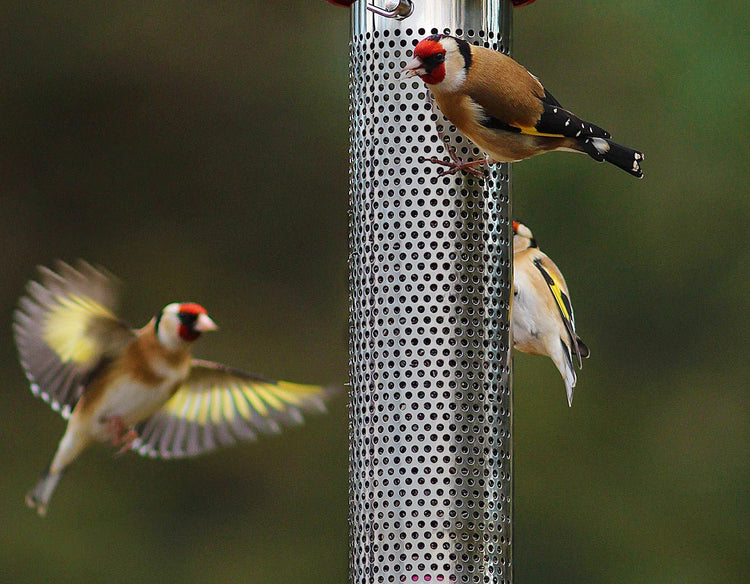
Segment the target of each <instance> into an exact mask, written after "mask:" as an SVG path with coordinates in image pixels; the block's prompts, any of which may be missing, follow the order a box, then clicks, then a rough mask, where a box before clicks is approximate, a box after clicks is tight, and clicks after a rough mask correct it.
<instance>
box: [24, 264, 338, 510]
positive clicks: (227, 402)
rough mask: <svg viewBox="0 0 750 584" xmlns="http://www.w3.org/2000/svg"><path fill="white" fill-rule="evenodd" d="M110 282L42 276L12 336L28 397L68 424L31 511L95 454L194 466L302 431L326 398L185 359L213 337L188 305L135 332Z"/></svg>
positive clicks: (85, 272) (69, 272)
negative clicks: (98, 449) (204, 337)
mask: <svg viewBox="0 0 750 584" xmlns="http://www.w3.org/2000/svg"><path fill="white" fill-rule="evenodd" d="M116 300H117V286H116V281H115V279H114V278H113V277H112V276H111V275H110V274H108V273H106V272H105V271H103V270H102V269H99V268H94V267H92V266H91V265H89V264H87V263H85V262H83V261H80V262H78V263H77V264H76V266H75V267H72V266H70V265H68V264H65V263H63V262H59V263H58V264H57V266H56V270H55V271H52V270H50V269H48V268H40V278H39V281H38V282H36V281H31V282H29V284H28V286H27V294H26V296H24V297H22V298H21V300H20V302H19V308H18V309H17V310H16V312H15V315H14V326H13V330H14V333H15V339H16V344H17V345H18V351H19V354H20V359H21V364H22V365H23V368H24V369H25V371H26V375H27V377H28V378H29V381H30V382H31V388H32V391H33V392H34V394H35V395H37V396H39V397H41V398H42V399H43V400H45V401H47V402H49V403H50V404H51V406H52V408H53V409H54V410H56V411H59V412H60V413H61V414H62V416H63V417H64V418H66V419H68V426H67V429H66V431H65V434H64V435H63V437H62V440H61V441H60V444H59V446H58V448H57V452H56V453H55V456H54V458H53V459H52V462H51V463H50V465H49V466H48V467H47V469H46V470H45V471H44V473H43V475H42V477H41V479H40V480H39V482H38V484H37V485H36V486H35V487H34V488H33V489H31V491H29V493H28V494H27V495H26V503H27V504H28V505H29V506H30V507H33V508H36V510H37V512H38V513H39V514H40V515H44V514H45V513H46V510H47V505H48V504H49V501H50V498H51V497H52V493H53V491H54V490H55V487H56V486H57V483H58V481H59V480H60V477H61V475H62V473H63V471H64V470H65V469H66V468H67V467H68V466H69V465H70V464H71V463H72V462H73V461H74V460H75V459H76V458H77V457H78V456H79V455H80V454H81V452H83V450H84V449H86V448H87V447H88V446H90V445H91V444H92V443H93V442H108V441H111V442H112V444H114V445H115V446H120V447H121V450H120V452H124V451H126V450H128V449H131V448H132V449H133V450H135V451H136V452H138V453H139V454H142V455H146V456H150V457H161V458H173V457H174V458H177V457H184V456H195V455H198V454H201V453H203V452H208V451H211V450H213V449H215V448H217V447H218V446H227V445H230V444H234V443H235V442H237V441H238V440H251V439H254V438H256V435H257V434H258V433H272V432H278V431H279V430H280V427H281V426H282V425H285V424H298V423H300V422H301V421H302V412H312V411H324V409H325V408H324V405H323V402H324V399H325V398H326V397H327V396H328V395H329V393H330V391H329V390H328V389H325V388H323V387H320V386H317V385H299V384H295V383H287V382H284V381H271V380H268V379H264V378H263V377H260V376H256V375H250V374H247V373H243V372H241V371H238V370H236V369H232V368H230V367H227V366H225V365H220V364H218V363H212V362H210V361H201V360H198V359H194V358H192V357H191V354H190V351H191V348H192V345H193V342H194V341H196V340H197V339H198V338H199V337H200V336H201V334H202V333H204V332H208V331H213V330H216V328H217V327H216V324H214V321H213V320H211V318H210V317H209V316H208V314H207V313H206V310H205V309H204V308H203V307H202V306H200V305H198V304H195V303H190V302H182V303H180V302H175V303H172V304H168V305H167V306H165V307H164V308H163V309H162V310H161V311H159V313H158V314H157V315H156V316H155V317H154V318H152V319H151V321H150V322H149V323H148V324H146V326H144V327H143V328H142V329H139V330H132V329H131V328H129V327H128V326H127V325H126V324H125V323H124V322H123V321H122V320H120V319H118V318H117V316H115V313H114V308H115V304H116Z"/></svg>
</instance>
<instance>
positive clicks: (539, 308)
mask: <svg viewBox="0 0 750 584" xmlns="http://www.w3.org/2000/svg"><path fill="white" fill-rule="evenodd" d="M511 330H512V334H513V348H514V349H518V350H519V351H523V352H524V353H531V354H532V355H547V356H548V357H549V358H550V359H552V361H554V363H555V366H557V369H558V370H559V371H560V375H562V378H563V381H564V382H565V392H566V393H567V395H568V405H569V406H572V405H573V388H574V387H575V385H576V372H575V368H574V364H573V361H574V359H575V362H576V363H577V364H578V367H579V368H580V367H581V365H582V363H581V358H582V357H588V356H589V348H588V347H587V346H586V344H585V343H584V342H583V341H582V340H581V339H580V337H579V336H578V335H577V334H576V327H575V318H574V316H573V305H572V304H571V302H570V294H568V286H567V284H566V283H565V278H563V275H562V273H561V272H560V270H559V269H558V268H557V266H556V265H555V263H554V262H553V261H552V260H551V259H549V257H547V255H546V254H545V253H544V252H543V251H541V250H540V249H539V248H538V247H537V244H536V240H535V239H534V236H533V235H532V233H531V230H530V229H529V228H528V227H526V226H525V225H523V224H522V223H519V222H518V221H514V222H513V304H512V309H511Z"/></svg>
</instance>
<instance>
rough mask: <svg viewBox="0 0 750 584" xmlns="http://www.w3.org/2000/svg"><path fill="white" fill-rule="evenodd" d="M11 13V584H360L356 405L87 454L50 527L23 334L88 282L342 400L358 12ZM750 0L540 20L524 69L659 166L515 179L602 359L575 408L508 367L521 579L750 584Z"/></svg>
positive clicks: (4, 518) (207, 353) (2, 175)
mask: <svg viewBox="0 0 750 584" xmlns="http://www.w3.org/2000/svg"><path fill="white" fill-rule="evenodd" d="M39 4H40V5H38V6H37V5H32V3H21V2H4V3H2V4H0V18H1V19H2V23H3V25H2V27H3V35H2V37H1V40H0V47H1V48H2V57H1V58H0V108H1V109H0V124H1V125H2V126H1V128H0V129H1V131H2V139H1V140H0V153H1V154H0V189H1V191H0V192H1V193H2V195H1V196H2V203H3V204H2V213H0V233H2V242H3V245H2V247H1V248H0V270H1V271H2V274H3V278H2V285H1V286H0V310H2V321H3V322H4V323H5V325H4V327H5V331H6V333H5V334H4V335H2V337H0V361H1V362H2V364H3V365H4V370H5V371H6V378H5V399H6V401H5V402H4V414H2V416H1V418H0V437H1V438H2V440H0V464H1V466H0V473H1V474H0V494H1V495H2V497H0V527H1V529H0V582H2V583H5V582H13V583H38V582H44V583H49V582H96V583H98V582H107V583H109V584H116V583H120V582H122V583H125V582H135V581H137V582H142V583H144V584H147V583H152V582H153V583H157V582H159V583H161V582H176V581H182V582H205V583H214V582H216V583H224V582H263V583H271V584H273V583H288V582H300V583H305V584H313V583H316V584H317V583H325V584H328V583H332V582H345V581H346V580H347V573H348V568H347V562H348V544H347V530H348V528H347V489H348V485H347V420H346V403H345V402H346V400H345V399H344V398H343V397H341V398H339V399H338V400H337V401H334V402H333V403H332V404H331V407H330V412H329V414H328V415H326V416H320V417H314V418H311V419H309V420H308V423H307V424H306V425H305V426H304V427H302V428H295V429H292V430H291V431H288V432H286V433H285V434H283V435H282V436H279V437H273V438H270V439H266V440H263V441H262V442H258V443H255V444H247V445H243V446H240V447H235V448H233V449H230V450H226V451H222V452H219V453H216V454H213V455H210V456H206V457H203V458H199V459H197V460H189V461H181V462H154V461H150V460H146V459H142V458H140V457H138V456H135V455H128V456H125V457H123V458H120V459H114V458H113V456H112V452H111V451H110V450H109V449H107V448H96V449H92V450H91V451H89V452H88V453H87V454H86V455H85V456H84V457H83V458H82V459H81V460H80V461H79V462H78V464H76V465H75V466H74V467H73V468H71V470H70V471H69V472H68V474H67V475H66V476H65V479H64V480H63V481H62V483H61V485H60V488H59V490H58V492H57V494H56V496H55V498H54V500H53V502H52V505H51V507H50V512H49V516H48V517H47V518H46V519H44V520H42V519H39V518H38V517H36V516H35V515H34V513H33V512H32V511H30V510H29V509H27V508H26V507H25V505H24V503H23V495H24V493H25V492H26V490H27V489H28V488H29V487H30V486H31V485H32V484H33V483H34V481H35V480H36V479H37V476H38V473H39V472H40V471H41V469H42V468H43V467H44V465H45V464H46V463H47V462H48V461H49V459H50V457H51V456H52V453H53V451H54V449H55V447H56V444H57V441H58V440H59V438H60V436H61V435H62V432H63V429H64V423H63V421H62V420H61V419H60V418H59V416H58V415H57V414H55V413H53V412H51V411H50V409H49V408H48V407H47V405H46V404H44V403H42V402H41V401H39V400H36V399H34V398H33V397H32V396H31V393H30V392H29V390H28V387H27V383H26V381H25V378H24V376H23V374H22V371H21V368H20V367H19V365H18V363H17V360H16V354H15V348H14V346H13V343H12V338H11V333H10V323H11V318H12V311H13V309H14V307H15V303H16V301H17V298H18V297H19V296H20V294H21V293H22V290H23V286H24V284H25V282H26V281H27V280H28V279H29V278H31V277H33V276H34V275H35V271H34V266H35V265H36V264H49V263H50V262H51V261H52V260H53V259H54V258H57V257H60V258H64V259H68V260H72V259H75V258H78V257H82V258H86V259H88V260H89V261H92V262H96V263H99V264H102V265H104V266H106V267H107V268H109V269H110V270H111V271H113V272H114V273H116V274H117V275H118V276H120V278H122V280H123V282H124V283H125V289H124V294H123V303H122V315H123V316H124V317H125V318H126V319H128V320H129V321H130V322H132V323H133V324H134V325H140V324H142V323H144V322H145V321H146V320H148V318H149V317H150V316H151V315H152V314H153V313H154V312H156V310H158V309H159V308H160V307H161V306H163V305H164V304H166V303H167V302H170V301H173V300H195V301H198V302H201V303H203V304H204V305H206V306H207V307H208V309H209V311H210V312H211V314H212V315H213V317H214V318H215V320H216V321H217V323H218V324H219V325H220V326H221V330H220V332H219V333H218V334H216V335H212V336H209V337H207V338H205V339H203V340H201V342H200V346H199V347H198V348H197V349H198V350H197V353H198V354H199V356H201V357H204V358H209V359H215V360H220V361H223V362H226V363H230V364H232V365H235V366H237V367H240V368H243V369H247V370H251V371H254V372H258V373H263V374H266V375H269V376H272V377H279V378H284V379H289V380H293V381H301V382H321V383H333V382H335V383H343V382H345V381H346V377H347V340H346V329H347V267H346V263H347V205H348V195H347V188H348V187H347V181H348V177H347V169H348V159H347V157H348V154H347V148H348V144H347V141H348V136H347V132H348V128H347V124H348V120H347V116H348V113H347V101H348V89H347V62H348V55H347V51H348V48H347V42H348V34H349V24H348V11H347V10H345V9H340V8H335V7H333V6H331V5H329V4H327V3H326V2H323V1H322V0H318V1H308V2H301V1H299V0H298V1H296V2H294V1H290V0H277V1H274V2H261V1H245V2H227V3H222V2H201V3H197V2H196V3H188V2H159V3H156V2H139V1H133V2H127V3H93V2H92V3H62V2H55V3H43V4H44V5H43V6H42V5H41V4H42V3H39ZM748 16H749V15H748V8H747V5H746V3H744V2H720V3H718V2H717V3H698V2H689V3H686V2H677V1H671V2H646V1H631V2H612V1H611V0H610V1H588V2H587V1H583V0H580V1H573V0H568V1H567V2H564V3H563V2H559V1H552V0H540V1H538V2H536V3H535V4H533V5H531V6H529V7H526V8H523V9H517V10H516V11H515V29H514V54H515V56H516V58H517V59H518V60H519V61H521V62H522V63H524V64H525V65H527V66H528V67H529V69H530V70H532V71H533V72H534V73H535V74H537V75H538V76H539V77H540V78H541V79H542V80H543V81H544V83H545V84H546V85H547V87H548V88H549V89H550V90H551V92H552V93H553V94H554V95H555V96H556V97H557V98H558V99H559V100H560V101H561V102H562V103H564V104H566V105H568V106H569V107H570V108H571V109H572V110H573V111H575V112H577V113H579V114H580V115H582V116H583V117H585V118H587V119H590V120H591V121H593V122H595V123H599V124H601V125H602V126H604V127H605V128H607V129H609V130H610V131H612V133H613V134H614V136H615V138H617V139H618V140H620V141H622V142H623V143H625V144H628V145H631V146H635V147H639V148H641V149H642V150H643V151H644V152H645V153H646V161H645V163H644V169H645V173H646V178H645V179H644V180H643V181H637V180H635V179H633V178H632V177H630V176H628V175H627V174H625V173H624V172H621V171H618V170H617V169H614V168H612V167H611V166H604V165H597V164H594V163H593V162H592V161H590V160H589V159H588V158H586V157H583V156H574V155H567V154H556V155H552V156H544V157H538V158H535V159H532V160H529V161H526V162H523V163H520V164H516V165H515V166H514V169H513V179H514V201H513V205H514V213H515V215H516V216H517V217H519V218H520V219H522V220H523V221H524V222H525V223H527V224H528V225H529V226H530V227H531V228H532V229H533V230H534V233H535V235H536V236H537V238H538V240H539V242H540V245H541V247H542V248H543V249H544V250H545V251H547V252H548V253H549V254H550V256H551V257H553V258H554V259H555V260H556V261H557V263H558V265H559V266H560V267H561V268H562V270H563V272H564V273H565V275H566V277H567V279H568V283H569V285H570V288H571V293H572V296H573V301H574V305H575V307H576V315H577V319H578V328H579V332H580V334H581V336H582V337H583V338H584V339H585V340H586V342H587V343H588V345H589V346H590V347H591V349H592V357H591V359H590V360H589V361H587V362H586V363H585V367H584V370H583V372H582V373H581V375H580V377H579V385H578V387H577V392H576V399H575V402H574V407H573V408H572V409H568V407H567V405H566V402H565V398H564V389H563V385H562V382H561V380H560V378H559V375H558V374H557V371H556V370H555V368H554V366H553V365H552V363H551V362H549V361H548V360H546V359H542V358H539V357H530V356H526V355H519V356H517V357H516V359H515V455H516V459H515V472H516V478H515V481H516V482H515V507H514V513H515V544H514V546H515V547H514V560H515V565H516V581H517V582H557V583H568V582H571V583H572V582H576V583H580V582H603V583H609V582H612V583H614V582H617V583H636V582H637V583H642V582H658V583H662V582H667V583H671V582H674V583H681V584H692V583H708V582H722V583H725V584H726V583H735V582H736V583H740V582H748V581H750V570H749V569H748V548H749V545H748V544H749V542H748V533H750V530H748V509H749V508H750V501H749V500H748V499H749V498H748V483H749V482H750V462H748V460H749V458H750V457H748V450H749V449H748V443H749V442H748V439H749V438H750V424H749V420H750V416H749V413H750V412H749V410H750V407H749V406H750V400H749V399H748V397H749V395H748V382H749V381H750V365H749V364H748V350H747V340H748V330H750V322H749V319H748V300H747V289H748V284H750V273H749V265H750V256H749V254H748V248H749V246H748V243H750V242H749V241H748V240H749V239H750V238H749V237H748V228H747V226H748V220H750V202H749V199H748V196H747V193H746V191H747V181H748V178H749V177H748V174H749V173H748V147H747V138H746V134H747V132H748V126H749V124H748V102H749V101H750V91H749V89H748V88H749V86H748V79H747V77H748V76H747V63H748V62H749V61H750V50H749V46H748V35H747V22H748Z"/></svg>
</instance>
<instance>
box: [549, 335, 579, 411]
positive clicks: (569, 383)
mask: <svg viewBox="0 0 750 584" xmlns="http://www.w3.org/2000/svg"><path fill="white" fill-rule="evenodd" d="M560 345H562V347H561V348H562V352H563V355H564V356H565V358H564V359H563V360H561V361H557V360H555V364H556V365H557V369H558V370H559V371H560V375H562V378H563V381H564V382H565V393H566V394H567V396H568V406H569V407H572V406H573V389H574V388H575V386H576V381H577V380H578V377H577V376H576V371H575V368H574V367H573V355H571V353H570V349H569V348H568V345H566V344H565V341H563V340H562V339H560ZM581 355H582V356H583V353H582V354H581Z"/></svg>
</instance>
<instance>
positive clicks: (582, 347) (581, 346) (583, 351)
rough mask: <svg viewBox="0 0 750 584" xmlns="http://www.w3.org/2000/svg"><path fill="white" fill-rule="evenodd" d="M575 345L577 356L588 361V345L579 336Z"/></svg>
mask: <svg viewBox="0 0 750 584" xmlns="http://www.w3.org/2000/svg"><path fill="white" fill-rule="evenodd" d="M576 344H577V345H578V354H579V355H580V356H581V357H583V358H584V359H588V357H589V355H591V351H589V347H588V345H587V344H586V343H584V342H583V339H582V338H581V337H579V336H576Z"/></svg>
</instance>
